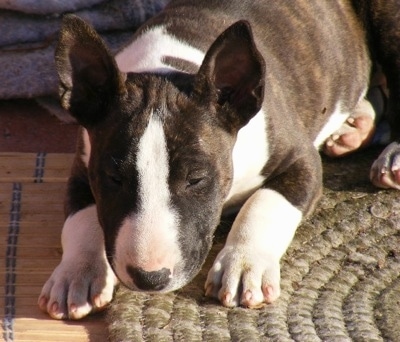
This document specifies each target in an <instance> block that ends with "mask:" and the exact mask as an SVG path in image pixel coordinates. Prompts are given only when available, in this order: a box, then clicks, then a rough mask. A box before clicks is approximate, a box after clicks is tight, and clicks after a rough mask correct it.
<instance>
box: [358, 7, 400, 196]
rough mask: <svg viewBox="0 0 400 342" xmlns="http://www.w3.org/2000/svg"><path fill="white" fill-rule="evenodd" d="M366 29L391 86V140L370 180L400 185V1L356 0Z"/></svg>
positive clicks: (372, 168)
mask: <svg viewBox="0 0 400 342" xmlns="http://www.w3.org/2000/svg"><path fill="white" fill-rule="evenodd" d="M352 2H353V6H354V8H355V10H356V12H357V13H358V15H359V17H360V18H361V20H362V21H363V23H364V27H366V29H367V34H368V42H369V46H370V51H371V55H372V57H373V58H374V59H376V60H377V62H378V63H379V64H380V65H381V66H382V71H383V73H384V74H385V77H386V79H387V87H388V89H389V100H388V111H387V120H388V122H389V124H390V132H391V139H392V141H393V142H392V143H391V144H390V145H389V146H388V147H386V148H385V149H384V150H383V152H382V153H381V155H380V156H379V157H378V159H377V160H375V162H374V163H373V165H372V167H371V172H370V178H371V181H372V182H373V183H374V184H375V185H376V186H378V187H382V188H395V189H400V20H399V17H400V1H399V0H353V1H352Z"/></svg>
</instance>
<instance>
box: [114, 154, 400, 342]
mask: <svg viewBox="0 0 400 342" xmlns="http://www.w3.org/2000/svg"><path fill="white" fill-rule="evenodd" d="M378 153H379V151H377V150H371V151H368V152H363V153H360V154H357V155H354V156H351V157H348V158H344V159H340V160H335V161H332V160H325V161H324V170H325V176H324V195H323V197H322V199H321V201H320V202H319V205H318V207H317V209H316V211H315V212H314V214H313V215H312V216H311V217H309V218H308V219H307V220H306V221H305V222H304V223H303V224H302V226H301V227H300V228H299V229H298V231H297V233H296V236H295V239H294V241H293V242H292V244H291V246H290V248H289V250H288V252H287V253H286V255H285V256H284V258H283V259H282V261H281V267H282V271H281V273H282V281H281V286H282V295H281V297H280V298H279V300H278V301H277V302H275V303H274V304H272V305H267V306H265V307H263V308H261V309H258V310H250V309H244V308H234V309H227V308H224V307H222V306H221V305H220V304H219V303H218V302H216V301H214V300H212V299H209V298H206V297H204V290H203V285H204V281H205V278H206V275H207V271H208V269H209V267H210V266H211V264H212V261H213V259H214V257H215V256H216V254H217V252H218V251H219V249H220V248H222V246H223V242H224V239H225V237H226V234H227V230H228V228H229V224H228V223H222V224H221V227H220V228H219V230H218V231H217V234H216V238H215V245H214V247H213V249H212V251H211V253H210V257H209V258H208V260H207V262H206V263H205V265H204V267H203V270H202V271H201V273H200V274H199V275H198V276H197V277H196V278H195V279H194V280H193V281H192V282H191V283H190V284H189V285H188V286H186V287H185V288H183V289H182V290H180V291H177V292H174V293H171V294H166V295H149V294H141V293H135V292H131V291H128V290H126V289H124V288H122V287H120V288H119V289H118V290H117V293H116V298H115V300H114V302H113V304H112V306H111V309H110V311H109V313H108V323H109V333H110V340H111V341H221V342H222V341H293V340H294V341H306V342H311V341H394V342H395V341H400V200H399V196H400V194H399V193H398V192H397V191H394V190H377V189H375V188H374V187H373V186H372V185H371V184H370V182H369V180H368V171H369V166H370V164H371V162H372V160H373V159H374V158H375V156H376V155H377V154H378Z"/></svg>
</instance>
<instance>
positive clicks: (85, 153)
mask: <svg viewBox="0 0 400 342" xmlns="http://www.w3.org/2000/svg"><path fill="white" fill-rule="evenodd" d="M82 143H83V147H82V151H81V159H82V161H83V163H84V164H85V166H86V167H88V166H89V160H90V153H91V149H92V146H91V144H90V139H89V133H88V131H87V130H86V129H85V128H82Z"/></svg>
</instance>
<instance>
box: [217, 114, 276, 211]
mask: <svg viewBox="0 0 400 342" xmlns="http://www.w3.org/2000/svg"><path fill="white" fill-rule="evenodd" d="M268 158H269V150H268V137H267V127H266V120H265V113H264V111H263V110H260V111H259V112H258V113H257V114H256V116H255V117H253V118H252V119H251V120H250V122H249V123H248V124H247V125H246V126H244V127H243V128H242V129H241V130H240V131H239V133H238V137H237V140H236V143H235V147H234V149H233V153H232V159H233V183H232V187H231V190H230V192H229V194H228V197H227V200H226V203H225V208H226V209H227V210H229V209H230V208H232V209H233V210H235V207H236V206H238V205H240V204H241V203H242V202H243V201H244V200H245V199H246V198H247V197H248V196H249V195H250V194H251V193H252V192H253V191H254V190H256V189H257V188H259V187H260V186H261V185H262V183H263V181H264V177H263V176H261V171H262V169H263V167H264V166H265V164H266V162H267V161H268Z"/></svg>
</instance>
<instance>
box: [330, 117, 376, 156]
mask: <svg viewBox="0 0 400 342" xmlns="http://www.w3.org/2000/svg"><path fill="white" fill-rule="evenodd" d="M374 132H375V123H374V120H373V118H372V117H371V116H369V115H364V116H362V115H360V116H358V117H356V118H354V117H350V118H349V119H348V120H347V121H346V122H345V123H344V124H343V125H342V127H341V128H340V129H339V130H338V131H337V132H335V133H334V134H332V135H331V136H330V137H329V138H328V139H327V140H326V142H325V146H324V148H323V152H324V153H325V154H326V155H327V156H330V157H340V156H344V155H346V154H348V153H351V152H353V151H356V150H358V149H360V148H363V147H365V146H367V145H368V144H369V143H370V142H371V141H372V138H373V134H374Z"/></svg>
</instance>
